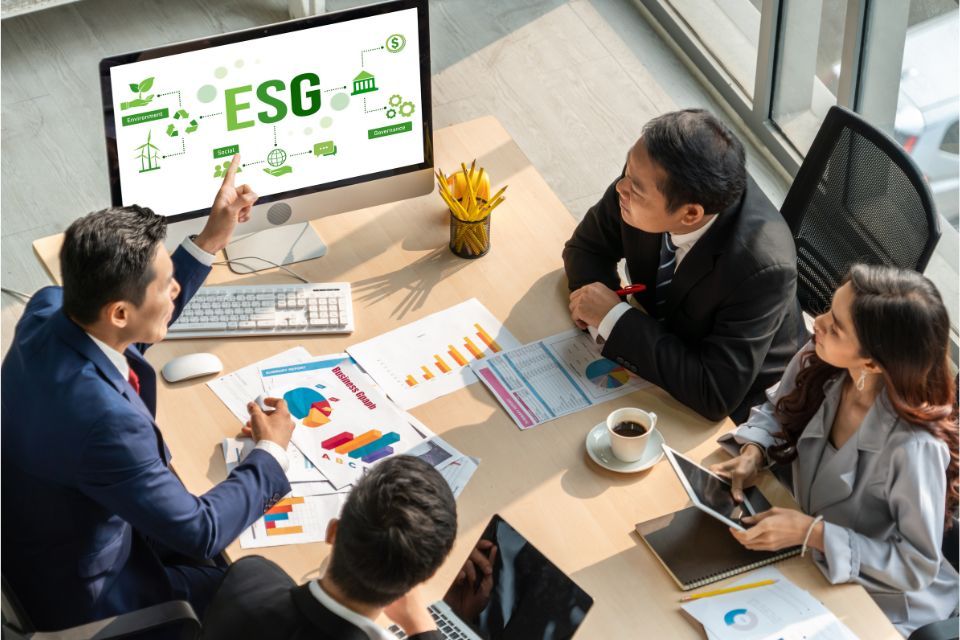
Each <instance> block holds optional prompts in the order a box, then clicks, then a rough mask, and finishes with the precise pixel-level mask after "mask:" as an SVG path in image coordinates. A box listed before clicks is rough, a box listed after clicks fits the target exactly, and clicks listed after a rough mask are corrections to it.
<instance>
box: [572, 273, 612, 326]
mask: <svg viewBox="0 0 960 640" xmlns="http://www.w3.org/2000/svg"><path fill="white" fill-rule="evenodd" d="M618 304H620V296H618V295H617V292H616V291H613V290H612V289H609V288H608V287H607V286H606V285H604V284H601V283H599V282H592V283H590V284H588V285H585V286H582V287H580V288H579V289H577V290H576V291H574V292H573V293H571V294H570V317H571V318H573V321H574V323H576V325H577V327H578V328H580V329H586V328H587V327H588V326H592V327H599V326H600V323H601V322H602V321H603V318H604V317H605V316H606V315H607V314H608V313H609V312H610V309H613V308H614V307H615V306H617V305H618Z"/></svg>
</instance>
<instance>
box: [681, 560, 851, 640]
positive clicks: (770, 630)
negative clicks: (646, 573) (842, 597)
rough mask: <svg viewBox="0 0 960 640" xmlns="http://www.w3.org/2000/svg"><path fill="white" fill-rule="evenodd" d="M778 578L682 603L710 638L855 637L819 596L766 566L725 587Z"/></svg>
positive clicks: (808, 639)
mask: <svg viewBox="0 0 960 640" xmlns="http://www.w3.org/2000/svg"><path fill="white" fill-rule="evenodd" d="M761 580H777V583H776V584H772V585H768V586H764V587H756V588H753V589H746V590H744V591H737V592H734V593H727V594H723V595H717V596H711V597H708V598H701V599H699V600H694V601H692V602H687V603H684V604H683V605H681V606H682V608H683V610H684V611H686V612H687V613H689V614H690V615H691V616H693V617H694V618H696V620H697V621H698V622H700V624H702V625H703V628H704V629H705V630H706V632H707V638H709V639H710V640H781V639H782V640H856V636H855V635H854V634H853V632H852V631H850V629H848V628H847V626H846V625H844V624H843V623H842V622H840V620H838V619H837V617H836V616H834V615H833V613H831V612H830V611H829V610H828V609H827V608H826V607H824V606H823V604H821V603H820V601H818V600H816V599H814V597H813V596H811V595H810V594H809V593H807V592H806V591H804V590H803V589H801V588H799V587H798V586H796V585H795V584H793V583H792V582H790V581H789V580H788V579H787V578H786V577H785V576H784V575H783V574H782V573H780V571H778V570H777V569H774V568H773V567H767V568H764V569H760V570H758V571H754V572H752V573H750V574H749V575H748V576H746V577H744V578H743V579H741V580H738V581H737V582H734V583H732V584H730V585H728V586H736V585H738V584H746V583H750V582H759V581H761Z"/></svg>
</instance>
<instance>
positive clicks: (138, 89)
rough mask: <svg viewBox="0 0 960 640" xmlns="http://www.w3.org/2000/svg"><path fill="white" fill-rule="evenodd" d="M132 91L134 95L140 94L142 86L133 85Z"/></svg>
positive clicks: (131, 86)
mask: <svg viewBox="0 0 960 640" xmlns="http://www.w3.org/2000/svg"><path fill="white" fill-rule="evenodd" d="M130 91H133V92H134V93H140V85H138V84H137V83H133V84H131V85H130Z"/></svg>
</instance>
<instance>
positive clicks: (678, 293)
mask: <svg viewBox="0 0 960 640" xmlns="http://www.w3.org/2000/svg"><path fill="white" fill-rule="evenodd" d="M744 197H746V192H744V196H742V197H741V198H740V200H738V201H737V202H736V203H735V204H733V205H732V206H730V207H728V208H727V209H724V210H723V211H722V212H721V213H720V214H719V215H718V216H717V220H716V222H714V223H713V226H711V227H710V228H709V229H707V232H706V233H705V234H703V237H702V238H700V239H699V240H697V241H696V243H694V245H693V247H691V248H690V252H689V253H687V255H686V256H684V258H683V261H682V262H680V264H679V265H677V269H676V271H675V272H674V274H673V281H672V282H671V283H670V288H669V290H668V293H667V304H666V307H667V308H666V310H665V311H664V317H665V318H670V317H671V316H672V315H673V314H674V312H676V310H677V308H678V307H679V306H680V303H681V302H683V299H684V298H685V297H686V296H687V294H688V293H689V292H690V290H691V289H692V288H693V287H694V285H696V284H697V283H698V282H700V280H702V279H703V278H704V277H705V276H706V275H707V274H708V273H710V272H711V271H713V265H714V264H715V263H716V259H717V256H719V255H720V254H722V253H723V252H724V250H725V249H726V247H727V243H728V242H729V241H730V234H731V233H732V232H733V229H734V226H735V224H734V223H735V221H736V219H737V216H739V215H740V209H741V207H742V205H743V198H744Z"/></svg>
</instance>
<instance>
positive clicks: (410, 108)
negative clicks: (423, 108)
mask: <svg viewBox="0 0 960 640" xmlns="http://www.w3.org/2000/svg"><path fill="white" fill-rule="evenodd" d="M416 110H417V108H416V107H415V106H414V104H413V103H412V102H404V103H403V104H401V105H400V115H402V116H403V117H404V118H409V117H410V116H412V115H413V112H414V111H416Z"/></svg>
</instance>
